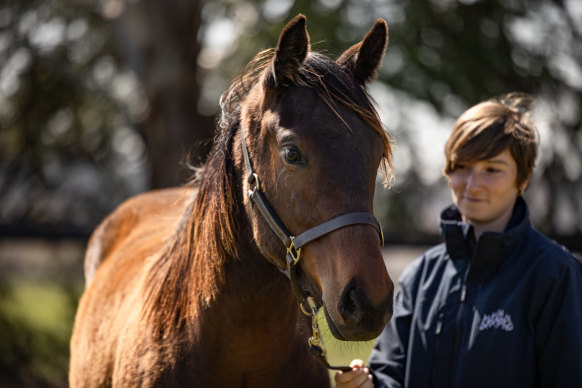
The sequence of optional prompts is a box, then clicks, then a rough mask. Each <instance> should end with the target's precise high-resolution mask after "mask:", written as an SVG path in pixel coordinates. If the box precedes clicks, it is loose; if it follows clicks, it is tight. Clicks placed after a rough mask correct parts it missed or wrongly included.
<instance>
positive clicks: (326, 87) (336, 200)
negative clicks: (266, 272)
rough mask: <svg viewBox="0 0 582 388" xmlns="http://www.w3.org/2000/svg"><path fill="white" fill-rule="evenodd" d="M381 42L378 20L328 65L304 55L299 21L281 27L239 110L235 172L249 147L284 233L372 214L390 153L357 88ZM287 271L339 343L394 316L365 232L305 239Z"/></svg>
mask: <svg viewBox="0 0 582 388" xmlns="http://www.w3.org/2000/svg"><path fill="white" fill-rule="evenodd" d="M387 40H388V27H387V25H386V22H384V21H383V20H378V21H377V22H376V23H375V25H374V26H373V27H372V29H371V30H370V32H369V33H368V34H367V35H366V36H365V38H364V39H363V40H362V41H361V42H359V43H357V44H355V45H354V46H352V47H351V48H349V49H348V50H347V51H345V52H344V53H343V54H342V55H341V56H340V57H339V59H338V60H337V61H334V60H331V59H330V58H328V57H327V56H324V55H322V54H319V53H315V52H311V51H310V39H309V35H308V33H307V30H306V27H305V17H304V16H303V15H299V16H297V17H296V18H295V19H293V20H292V21H291V22H289V24H288V25H287V26H286V27H285V28H284V29H283V31H282V32H281V35H280V37H279V41H278V44H277V47H276V50H275V51H274V54H273V55H272V56H271V57H270V58H269V62H268V64H267V66H265V67H264V70H263V71H262V73H261V74H260V77H259V80H260V82H256V83H255V84H254V85H253V86H252V88H251V89H250V91H249V92H248V93H247V94H246V95H245V97H244V99H243V100H242V102H241V105H240V121H239V123H240V126H241V128H242V130H241V131H240V136H242V137H243V139H242V140H243V141H242V142H243V143H244V146H243V147H240V146H237V147H236V148H235V155H236V156H235V159H237V160H238V162H237V165H238V168H239V169H240V170H243V171H244V170H245V166H244V163H243V157H242V156H241V154H242V153H243V150H242V148H244V147H248V151H245V152H248V155H249V159H250V160H251V161H252V165H253V168H254V173H256V176H257V177H258V179H260V189H261V190H262V192H263V193H264V197H265V198H267V200H268V202H269V204H270V206H271V207H272V209H273V211H274V213H276V216H277V217H278V220H280V222H281V223H282V224H283V225H284V226H285V227H286V229H287V230H288V231H289V232H290V234H291V235H294V236H297V235H300V234H301V233H302V232H304V231H306V230H309V229H311V228H313V227H315V226H317V225H321V224H322V223H325V222H327V221H329V220H331V219H334V218H336V217H339V216H342V215H345V214H349V213H372V207H373V197H374V189H375V182H376V176H377V172H378V168H379V166H381V165H382V166H383V167H384V168H383V171H384V172H385V173H386V174H387V171H386V166H388V167H391V165H390V157H391V150H390V141H389V139H388V137H387V135H386V133H385V132H384V130H383V127H382V124H381V123H380V120H379V118H378V115H377V113H376V111H375V109H374V108H373V105H372V103H371V101H370V98H369V96H368V94H367V92H366V90H365V84H366V83H367V82H369V81H370V80H371V79H373V77H374V75H375V72H376V71H377V69H378V68H379V66H380V64H381V60H382V57H383V56H384V53H385V49H386V46H387ZM240 143H241V142H239V144H240ZM241 175H242V176H243V177H244V178H243V179H244V180H243V182H242V185H243V187H244V190H243V191H244V192H247V191H249V190H252V189H253V185H255V184H257V182H254V181H252V180H249V179H246V175H245V173H241ZM244 198H245V211H246V213H247V216H248V218H249V219H250V220H251V224H252V234H253V239H254V241H255V242H256V244H257V247H258V249H259V251H260V252H261V254H262V255H263V256H265V257H266V258H267V259H268V260H269V261H271V262H272V263H274V264H275V265H276V266H278V267H279V268H280V269H284V268H285V267H286V262H285V256H286V251H285V246H284V245H283V244H281V241H280V238H277V236H276V235H275V234H276V233H275V232H274V231H273V229H272V228H271V227H270V226H269V222H268V221H266V220H265V218H264V217H262V216H261V215H260V214H259V212H257V211H255V210H254V208H253V207H254V206H255V205H254V204H253V203H252V202H251V200H250V199H249V197H247V196H245V197H244ZM294 270H295V271H296V274H297V280H298V283H299V284H300V287H301V289H302V292H304V293H305V294H306V295H309V296H312V297H313V299H314V301H315V303H316V305H318V306H323V307H324V311H325V314H326V318H327V321H328V325H329V327H330V329H331V332H332V334H333V335H334V336H335V337H337V338H339V339H343V340H368V339H372V338H374V337H376V336H377V335H378V334H379V333H380V332H381V331H382V329H383V328H384V326H385V324H386V322H387V321H388V320H389V319H390V317H391V315H392V296H393V288H394V287H393V283H392V281H391V279H390V277H389V276H388V273H387V271H386V267H385V264H384V260H383V256H382V252H381V236H380V235H379V234H378V232H377V229H376V228H374V227H371V226H370V225H369V224H365V223H355V224H350V225H346V226H343V227H341V228H338V229H337V230H334V231H332V232H330V233H327V234H325V235H322V236H321V237H318V238H317V239H315V240H313V241H311V242H310V243H309V244H307V245H305V246H304V247H302V249H301V259H300V260H299V261H298V262H297V264H296V268H294Z"/></svg>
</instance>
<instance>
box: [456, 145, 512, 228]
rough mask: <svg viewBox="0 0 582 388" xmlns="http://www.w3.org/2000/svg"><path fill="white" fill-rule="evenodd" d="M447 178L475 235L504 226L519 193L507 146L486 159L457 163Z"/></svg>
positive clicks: (459, 207)
mask: <svg viewBox="0 0 582 388" xmlns="http://www.w3.org/2000/svg"><path fill="white" fill-rule="evenodd" d="M447 178H448V180H449V187H450V188H451V193H452V196H453V202H454V203H455V205H456V206H457V209H458V210H459V212H460V213H461V215H462V216H463V220H464V221H466V222H468V223H470V224H472V225H473V227H474V228H475V232H476V233H477V236H479V235H480V234H481V233H482V232H486V231H492V232H503V231H504V230H505V227H506V226H507V223H508V222H509V219H510V218H511V214H512V212H513V205H514V204H515V200H516V198H517V196H518V193H519V191H518V188H517V185H516V181H517V164H516V162H515V160H514V159H513V156H512V155H511V152H510V151H509V148H506V149H505V150H503V151H502V152H501V153H499V154H497V155H495V156H493V157H492V158H489V159H484V160H478V161H476V162H467V163H459V164H456V165H455V167H454V169H453V171H451V172H450V173H449V175H448V177H447Z"/></svg>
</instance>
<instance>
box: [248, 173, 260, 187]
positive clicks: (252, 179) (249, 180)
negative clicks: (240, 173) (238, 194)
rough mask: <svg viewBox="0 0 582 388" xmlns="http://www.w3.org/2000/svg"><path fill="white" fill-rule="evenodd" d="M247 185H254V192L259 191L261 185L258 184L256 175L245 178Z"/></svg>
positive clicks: (252, 174)
mask: <svg viewBox="0 0 582 388" xmlns="http://www.w3.org/2000/svg"><path fill="white" fill-rule="evenodd" d="M247 183H248V184H249V185H252V184H253V183H254V184H255V187H254V190H260V189H261V185H260V184H259V176H258V175H257V174H256V173H254V172H253V173H251V174H249V175H248V176H247Z"/></svg>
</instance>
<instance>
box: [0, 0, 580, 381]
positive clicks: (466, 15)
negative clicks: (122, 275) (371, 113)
mask: <svg viewBox="0 0 582 388" xmlns="http://www.w3.org/2000/svg"><path fill="white" fill-rule="evenodd" d="M298 13H303V14H305V15H306V16H307V26H308V31H309V33H310V35H311V41H312V44H313V49H314V50H317V51H324V52H326V53H327V54H328V55H330V56H331V57H333V58H335V57H337V56H339V55H340V54H341V52H342V51H343V50H345V49H346V48H348V47H349V46H350V45H352V44H353V43H355V42H357V41H359V40H360V39H361V38H362V37H363V36H364V34H365V33H366V32H367V31H368V30H369V28H370V27H371V26H372V24H373V23H374V21H375V20H376V19H377V18H379V17H382V18H384V19H386V21H387V22H388V24H389V27H390V44H389V47H388V51H387V55H386V57H385V60H384V65H383V67H382V68H381V71H380V73H379V76H378V79H377V81H375V82H374V83H373V84H371V85H370V87H369V89H370V92H371V95H372V96H373V97H374V99H375V101H376V103H377V108H378V110H379V112H380V114H381V117H382V119H383V122H384V124H385V126H386V129H387V130H388V131H389V133H390V134H391V135H392V137H393V138H394V139H395V144H396V148H395V153H394V162H395V168H396V180H395V183H394V184H393V186H392V187H391V188H390V189H389V190H386V189H384V188H383V187H382V186H381V185H380V184H379V185H378V189H377V191H376V198H375V213H376V215H377V217H378V218H379V219H380V220H381V222H382V224H383V226H384V229H385V230H384V232H385V234H386V239H387V249H388V250H390V249H393V250H392V251H390V252H389V253H390V254H389V255H388V256H391V255H392V254H394V256H395V257H396V256H398V255H399V254H402V255H403V256H402V257H404V258H403V259H402V260H403V261H402V260H401V261H400V262H399V263H405V262H407V260H409V258H410V257H413V256H415V255H416V254H417V253H418V251H421V250H422V248H424V247H425V246H427V245H430V244H433V243H435V242H438V241H439V236H438V229H437V217H438V214H439V212H440V210H441V208H442V207H444V206H446V205H447V204H448V203H449V202H450V196H449V191H448V189H447V187H446V182H445V180H444V178H443V177H442V174H441V171H442V168H443V163H444V157H443V146H444V143H445V140H446V138H447V136H448V134H449V131H450V129H451V128H452V124H453V122H454V120H455V118H456V117H457V116H458V115H459V114H460V113H461V112H462V111H464V110H465V109H466V108H468V107H469V106H471V105H473V104H475V103H477V102H479V101H481V100H483V99H487V98H490V97H493V96H496V95H499V94H502V93H505V92H509V91H523V92H529V93H532V94H534V95H536V96H537V97H538V99H539V101H538V104H537V107H536V111H535V116H534V117H535V122H536V124H537V126H538V129H539V132H540V135H541V142H542V146H541V154H540V155H539V158H538V160H537V167H536V170H535V175H534V177H533V181H532V183H531V185H530V188H529V190H528V191H527V192H526V194H525V196H526V199H527V200H528V201H529V203H530V207H531V213H532V219H533V222H534V224H535V226H536V227H537V228H538V229H540V230H541V231H543V232H544V233H546V234H548V235H549V236H551V237H552V238H554V239H556V240H557V241H559V242H560V243H562V244H564V245H565V246H566V247H568V248H569V249H570V250H573V251H575V252H581V251H582V222H581V221H582V180H581V179H580V178H581V174H582V130H581V129H582V125H581V120H582V117H581V110H580V107H581V104H582V2H581V1H578V0H556V1H549V0H545V1H541V0H537V1H536V0H531V1H527V0H486V1H485V0H481V1H479V0H214V1H211V0H206V1H204V0H191V1H185V0H182V1H179V0H165V1H156V0H75V1H67V0H27V1H16V0H1V1H0V386H2V387H11V386H16V387H65V386H67V382H66V374H67V364H68V340H69V337H70V332H71V327H72V323H73V317H74V312H75V308H76V304H77V301H78V298H79V295H80V293H81V292H82V289H83V287H84V285H83V276H82V260H83V254H84V247H85V244H86V241H87V239H88V237H89V234H90V232H91V230H92V229H93V228H94V227H95V225H96V224H97V223H98V222H99V221H100V220H101V219H103V217H104V216H105V215H106V214H107V213H109V212H110V211H111V210H112V209H113V208H114V207H115V206H116V205H118V204H119V203H120V202H121V201H123V200H124V199H126V198H127V197H129V196H131V195H134V194H137V193H140V192H143V191H145V190H149V189H152V188H160V187H167V186H173V185H178V184H181V183H182V182H184V180H185V179H186V178H187V177H188V168H187V166H188V165H197V164H200V163H201V162H203V161H204V158H205V155H206V153H207V152H208V150H209V147H210V144H211V142H212V139H213V135H214V128H215V125H214V124H215V121H216V115H217V113H218V99H219V96H220V94H221V93H222V92H223V91H224V90H225V89H226V88H227V86H228V85H229V83H230V82H231V80H232V79H233V78H234V77H235V76H236V75H237V74H238V72H239V71H240V70H241V69H242V67H243V66H244V65H245V64H246V63H247V62H248V61H249V60H250V59H251V58H252V56H253V55H254V54H255V53H256V52H258V51H259V50H261V49H265V48H268V47H272V46H274V45H275V44H276V41H277V38H278V35H279V32H280V30H281V28H282V27H283V26H284V25H285V23H286V22H287V21H288V20H289V19H291V18H292V17H294V16H295V15H296V14H298ZM398 257H400V256H398ZM389 260H390V259H389ZM395 260H397V259H395ZM395 262H396V261H395ZM388 266H389V268H390V261H388Z"/></svg>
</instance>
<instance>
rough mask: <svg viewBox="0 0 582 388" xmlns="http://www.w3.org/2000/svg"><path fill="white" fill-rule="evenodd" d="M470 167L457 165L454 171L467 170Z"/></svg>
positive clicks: (462, 164) (461, 164)
mask: <svg viewBox="0 0 582 388" xmlns="http://www.w3.org/2000/svg"><path fill="white" fill-rule="evenodd" d="M468 167H469V166H468V165H467V164H466V163H455V164H454V165H453V171H461V170H466V169H467V168H468Z"/></svg>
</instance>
